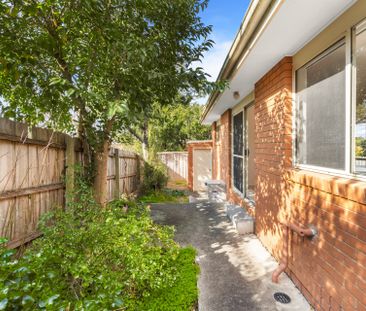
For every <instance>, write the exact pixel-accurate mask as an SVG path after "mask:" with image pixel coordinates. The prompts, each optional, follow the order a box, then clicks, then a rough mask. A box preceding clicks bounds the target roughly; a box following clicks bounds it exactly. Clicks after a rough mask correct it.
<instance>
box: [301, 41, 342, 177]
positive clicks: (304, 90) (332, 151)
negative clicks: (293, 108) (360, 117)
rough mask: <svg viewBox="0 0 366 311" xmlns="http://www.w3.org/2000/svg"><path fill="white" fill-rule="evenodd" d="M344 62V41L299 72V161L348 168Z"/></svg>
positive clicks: (314, 164) (335, 167) (321, 165)
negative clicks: (346, 164) (346, 161)
mask: <svg viewBox="0 0 366 311" xmlns="http://www.w3.org/2000/svg"><path fill="white" fill-rule="evenodd" d="M345 66H346V53H345V44H344V42H342V43H341V44H337V45H336V46H335V47H332V48H331V49H329V50H328V51H326V52H325V53H323V54H322V55H321V56H319V57H317V58H316V59H315V60H313V61H312V62H311V63H309V64H308V65H306V66H304V67H302V68H300V69H299V70H298V71H297V73H296V81H297V83H296V91H297V102H298V109H297V111H298V118H297V120H298V126H297V130H298V132H297V160H298V163H299V164H308V165H313V166H320V167H327V168H333V169H339V170H344V169H345V129H346V120H345V107H346V100H345V99H346V83H345V81H346V80H345ZM335 120H336V122H335Z"/></svg>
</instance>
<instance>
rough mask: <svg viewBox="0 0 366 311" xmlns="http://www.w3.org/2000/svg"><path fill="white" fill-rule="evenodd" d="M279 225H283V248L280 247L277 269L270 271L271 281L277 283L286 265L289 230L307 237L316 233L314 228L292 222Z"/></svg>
mask: <svg viewBox="0 0 366 311" xmlns="http://www.w3.org/2000/svg"><path fill="white" fill-rule="evenodd" d="M281 226H282V227H283V231H282V232H283V249H282V258H281V261H280V264H279V265H278V267H277V269H276V270H275V271H273V273H272V282H273V283H278V279H279V277H280V275H281V273H282V272H283V271H285V270H286V268H287V265H288V248H289V244H290V243H289V238H290V235H289V230H292V231H295V232H296V233H297V234H298V235H300V236H302V237H303V236H307V237H313V236H314V235H316V230H315V231H314V229H311V228H304V227H303V226H301V225H300V226H298V225H296V224H293V223H288V224H283V223H281Z"/></svg>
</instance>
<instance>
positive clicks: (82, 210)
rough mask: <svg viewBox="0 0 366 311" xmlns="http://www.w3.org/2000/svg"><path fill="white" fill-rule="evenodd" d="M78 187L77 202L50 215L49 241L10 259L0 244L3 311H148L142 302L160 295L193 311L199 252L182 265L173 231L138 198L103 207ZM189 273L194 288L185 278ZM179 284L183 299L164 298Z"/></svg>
mask: <svg viewBox="0 0 366 311" xmlns="http://www.w3.org/2000/svg"><path fill="white" fill-rule="evenodd" d="M79 183H80V181H78V184H79ZM76 188H77V191H78V193H77V194H75V195H77V197H78V198H79V199H78V201H77V202H74V203H72V204H70V206H68V209H67V211H66V212H64V211H61V210H56V211H55V212H54V213H52V214H49V215H47V216H46V217H45V219H44V220H43V222H42V223H41V226H40V229H41V230H42V231H43V233H44V235H43V238H40V239H38V240H36V241H34V243H33V244H32V247H31V248H29V249H27V251H26V253H25V255H24V256H23V257H22V258H20V259H19V260H15V259H14V258H12V257H9V256H4V254H6V253H7V252H8V250H7V249H6V248H4V247H0V310H19V309H24V310H38V309H39V310H115V309H124V310H149V308H142V307H141V306H144V305H146V306H147V305H151V306H152V305H154V300H157V301H159V303H160V304H162V305H164V304H165V305H164V306H165V307H167V306H168V305H169V304H171V305H174V306H177V308H175V309H174V310H187V311H188V310H190V307H191V306H192V304H193V303H194V301H195V300H196V299H197V288H196V275H197V270H196V266H194V265H193V259H194V253H193V255H192V256H191V257H190V259H189V262H188V263H187V264H183V263H182V261H181V259H182V258H181V255H180V254H181V250H180V248H179V247H178V245H177V244H176V243H175V242H174V241H173V239H172V237H173V228H171V227H161V226H158V225H156V224H154V223H153V222H152V220H151V219H150V217H149V211H148V210H147V209H146V208H145V207H144V206H142V205H137V204H136V203H134V202H128V201H123V200H121V201H115V202H113V203H112V204H110V206H109V207H108V208H106V209H101V208H100V207H99V206H98V205H97V204H96V203H95V201H94V200H93V198H92V193H91V192H90V189H89V188H87V187H85V185H84V184H83V183H80V185H79V186H78V187H76ZM80 189H82V190H80ZM126 205H128V207H129V208H128V212H127V213H126V212H125V210H124V208H123V207H124V206H126ZM50 221H51V222H52V223H54V224H55V225H54V226H49V225H47V224H49V223H50ZM1 241H3V242H4V241H5V240H1ZM192 269H193V270H192ZM192 271H194V274H193V275H192V274H190V273H192ZM186 272H187V273H189V274H190V275H191V276H190V281H189V282H190V283H189V284H191V285H189V291H188V292H187V288H185V287H186V286H187V284H185V285H183V284H184V283H179V282H180V281H179V280H182V278H181V277H180V275H183V274H185V273H186ZM184 278H185V277H183V279H184ZM192 284H194V286H193V287H192ZM177 286H178V287H179V291H180V294H179V302H178V303H177V302H176V298H175V296H174V295H172V294H169V295H168V296H166V299H165V298H164V292H165V291H167V292H170V291H171V290H170V289H171V288H176V287H177ZM176 290H177V289H176ZM177 292H178V291H177ZM185 297H187V298H185ZM192 299H193V301H192ZM163 301H165V302H163ZM167 310H170V309H169V308H168V309H167Z"/></svg>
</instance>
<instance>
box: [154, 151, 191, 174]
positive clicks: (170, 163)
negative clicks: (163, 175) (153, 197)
mask: <svg viewBox="0 0 366 311" xmlns="http://www.w3.org/2000/svg"><path fill="white" fill-rule="evenodd" d="M158 157H159V159H160V161H161V162H162V163H163V164H164V165H165V167H166V168H167V171H168V176H169V180H170V181H179V180H185V181H188V152H185V151H182V152H178V151H177V152H174V151H173V152H159V153H158Z"/></svg>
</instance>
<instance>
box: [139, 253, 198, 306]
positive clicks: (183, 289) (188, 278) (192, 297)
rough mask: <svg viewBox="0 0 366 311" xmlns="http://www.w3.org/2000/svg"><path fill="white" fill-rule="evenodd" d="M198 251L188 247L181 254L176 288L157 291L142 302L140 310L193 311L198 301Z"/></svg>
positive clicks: (178, 260) (178, 262) (177, 261)
mask: <svg viewBox="0 0 366 311" xmlns="http://www.w3.org/2000/svg"><path fill="white" fill-rule="evenodd" d="M195 257H196V251H195V249H194V248H192V247H187V248H184V249H182V250H181V251H180V252H179V255H178V258H177V260H176V264H177V268H178V271H179V273H178V274H177V279H176V281H175V284H174V286H171V287H169V288H164V289H159V290H156V291H155V292H153V293H152V294H151V296H149V297H148V298H145V299H143V300H142V302H141V304H139V308H138V310H146V311H147V310H169V311H170V310H174V311H188V310H189V311H191V310H192V306H194V304H195V303H196V302H197V300H198V289H197V275H198V273H199V267H198V266H197V264H196V263H195Z"/></svg>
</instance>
